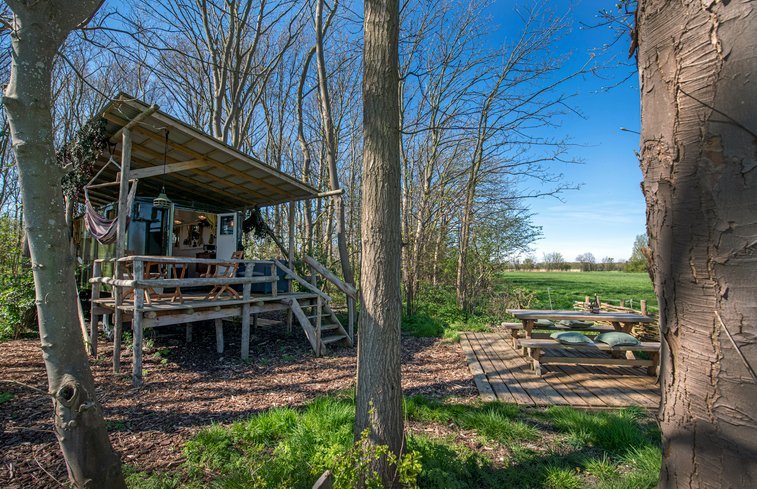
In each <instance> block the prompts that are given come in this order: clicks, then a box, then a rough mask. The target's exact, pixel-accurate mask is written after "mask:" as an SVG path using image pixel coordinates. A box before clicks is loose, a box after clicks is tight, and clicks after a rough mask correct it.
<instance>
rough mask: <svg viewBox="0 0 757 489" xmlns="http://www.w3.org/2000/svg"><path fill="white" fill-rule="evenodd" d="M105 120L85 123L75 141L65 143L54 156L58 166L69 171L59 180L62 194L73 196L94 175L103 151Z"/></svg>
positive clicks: (105, 140) (105, 143) (105, 141)
mask: <svg viewBox="0 0 757 489" xmlns="http://www.w3.org/2000/svg"><path fill="white" fill-rule="evenodd" d="M107 144H108V138H107V137H106V136H105V119H94V120H91V121H89V122H87V123H86V124H85V125H84V126H82V127H81V129H79V131H78V132H77V133H76V139H74V140H73V141H70V142H68V143H66V144H65V145H64V146H63V147H62V148H61V149H60V150H58V153H57V154H56V155H55V156H56V158H57V162H58V165H60V166H61V167H65V168H67V169H68V170H69V172H68V173H67V174H66V176H65V177H63V179H62V180H61V184H62V186H63V193H65V194H66V195H67V196H75V195H77V194H78V193H79V192H81V190H82V188H83V187H84V185H86V184H87V182H88V181H89V179H90V178H92V176H93V175H94V165H95V161H97V158H98V157H99V156H100V154H102V152H103V151H104V150H105V147H106V146H107Z"/></svg>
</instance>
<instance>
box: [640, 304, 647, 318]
mask: <svg viewBox="0 0 757 489" xmlns="http://www.w3.org/2000/svg"><path fill="white" fill-rule="evenodd" d="M641 315H642V316H648V314H647V301H646V300H642V301H641Z"/></svg>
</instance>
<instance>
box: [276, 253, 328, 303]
mask: <svg viewBox="0 0 757 489" xmlns="http://www.w3.org/2000/svg"><path fill="white" fill-rule="evenodd" d="M273 262H274V263H275V264H276V266H277V267H279V268H280V269H281V271H282V272H284V273H286V274H287V275H288V276H289V277H291V279H292V280H294V281H296V282H297V283H299V284H300V285H302V286H303V287H305V288H306V289H307V290H309V291H310V292H312V293H314V294H316V295H317V296H319V297H321V298H322V299H323V300H325V301H326V302H331V297H330V296H329V295H328V294H326V293H325V292H323V291H322V290H321V289H319V288H318V287H316V286H314V285H312V284H311V283H310V282H308V281H307V280H305V279H304V278H302V277H300V276H299V275H297V274H296V273H294V272H293V271H292V270H291V269H290V268H289V267H287V266H286V265H284V264H283V263H281V262H280V261H279V260H276V259H274V260H273Z"/></svg>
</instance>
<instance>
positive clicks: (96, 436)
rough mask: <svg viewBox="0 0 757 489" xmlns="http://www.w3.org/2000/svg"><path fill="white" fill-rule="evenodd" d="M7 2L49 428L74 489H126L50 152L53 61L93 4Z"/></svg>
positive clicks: (12, 91) (12, 92) (14, 126)
mask: <svg viewBox="0 0 757 489" xmlns="http://www.w3.org/2000/svg"><path fill="white" fill-rule="evenodd" d="M63 3H64V2H61V1H50V2H31V3H29V2H20V1H9V2H8V4H9V6H10V7H11V8H12V9H13V11H14V14H15V20H14V30H13V32H12V34H11V43H12V46H11V49H12V51H13V62H12V66H11V77H10V81H9V83H8V86H7V88H6V91H5V98H4V104H5V107H6V110H7V114H8V120H9V122H10V128H11V134H12V137H13V148H14V151H15V154H16V161H17V162H18V173H19V181H20V183H21V194H22V200H23V202H24V224H25V229H26V235H27V236H28V240H29V249H30V252H31V258H32V267H33V270H34V285H35V291H36V297H37V312H38V316H39V333H40V339H41V343H42V352H43V358H44V360H45V368H46V369H47V378H48V384H49V388H50V393H51V397H52V400H53V408H54V412H55V419H54V424H55V426H54V428H55V433H56V436H57V438H58V442H59V443H60V447H61V450H62V451H63V456H64V458H65V460H66V465H67V468H68V473H69V477H70V479H71V480H72V481H73V483H74V484H75V485H76V486H78V487H85V486H86V487H108V488H120V487H125V483H124V479H123V475H122V473H121V465H120V460H119V458H118V456H117V455H116V453H115V452H114V451H113V449H112V447H111V445H110V441H109V440H108V433H107V431H106V429H105V422H104V420H103V415H102V410H101V408H100V405H99V403H98V401H97V397H96V395H95V389H94V381H93V379H92V374H91V372H90V370H89V363H88V361H87V355H86V353H85V351H84V346H83V344H82V341H81V333H80V330H79V319H78V314H77V305H76V301H78V297H77V296H76V283H75V278H74V260H73V256H72V254H71V253H70V250H69V232H68V228H67V227H66V216H65V208H64V203H63V192H62V188H61V184H60V179H61V177H62V171H60V169H59V168H58V166H57V165H56V160H55V151H54V149H53V133H52V127H53V124H52V115H51V96H50V92H51V91H50V80H51V69H52V65H53V59H54V57H55V53H56V52H57V49H58V47H59V46H60V45H61V43H62V42H63V40H64V39H65V38H66V36H67V35H68V33H69V32H70V30H71V29H73V28H74V27H76V26H77V25H78V24H80V23H81V22H82V21H84V20H85V19H87V18H88V17H89V16H90V15H92V14H93V12H95V11H96V10H97V7H98V5H99V3H100V2H98V1H97V0H89V1H85V0H67V1H66V2H65V5H63Z"/></svg>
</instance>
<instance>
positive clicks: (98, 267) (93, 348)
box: [89, 261, 102, 357]
mask: <svg viewBox="0 0 757 489" xmlns="http://www.w3.org/2000/svg"><path fill="white" fill-rule="evenodd" d="M101 274H102V263H100V262H99V261H95V262H94V264H93V265H92V276H93V277H99V276H100V275H101ZM99 298H100V284H99V283H94V284H92V298H91V299H90V309H89V352H90V354H91V355H92V356H93V357H96V356H97V323H98V318H99V315H98V314H97V313H96V312H95V311H96V310H97V307H98V306H97V303H96V302H95V301H96V300H97V299H99Z"/></svg>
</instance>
